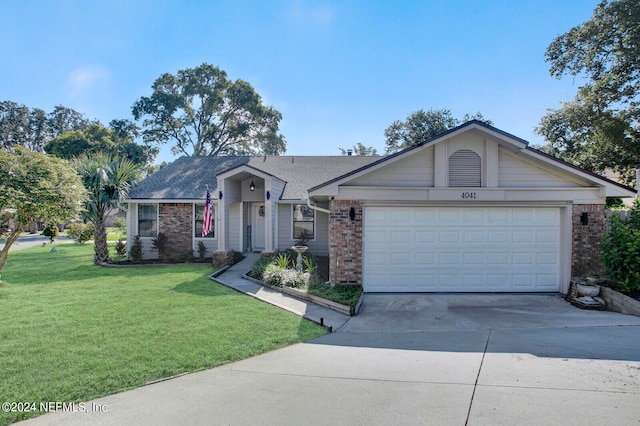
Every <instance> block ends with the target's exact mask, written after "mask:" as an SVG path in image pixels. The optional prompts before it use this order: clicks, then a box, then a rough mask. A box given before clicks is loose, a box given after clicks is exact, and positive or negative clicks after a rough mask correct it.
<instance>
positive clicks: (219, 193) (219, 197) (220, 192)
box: [218, 191, 222, 200]
mask: <svg viewBox="0 0 640 426" xmlns="http://www.w3.org/2000/svg"><path fill="white" fill-rule="evenodd" d="M218 200H222V191H218Z"/></svg>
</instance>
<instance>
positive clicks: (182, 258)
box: [176, 250, 193, 263]
mask: <svg viewBox="0 0 640 426" xmlns="http://www.w3.org/2000/svg"><path fill="white" fill-rule="evenodd" d="M192 261H193V250H186V251H183V252H182V253H180V254H179V255H178V257H177V258H176V262H179V263H189V262H192Z"/></svg>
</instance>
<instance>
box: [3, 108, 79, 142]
mask: <svg viewBox="0 0 640 426" xmlns="http://www.w3.org/2000/svg"><path fill="white" fill-rule="evenodd" d="M90 123H91V122H90V121H89V120H87V119H86V118H84V116H83V115H82V114H81V113H79V112H77V111H74V110H73V109H71V108H66V107H63V106H61V105H58V106H56V107H55V108H54V110H53V111H52V112H50V113H49V114H47V113H45V112H44V111H43V110H42V109H40V108H31V109H29V108H28V107H26V106H25V105H20V104H18V103H16V102H13V101H2V102H0V147H2V148H6V149H11V148H13V147H14V146H24V147H25V148H27V149H29V150H31V151H37V152H42V150H43V148H44V145H45V144H46V143H47V142H48V141H49V140H50V139H51V138H55V137H57V136H60V135H61V134H63V133H65V132H68V131H73V130H77V131H81V130H84V129H85V128H86V127H87V126H88V125H89V124H90Z"/></svg>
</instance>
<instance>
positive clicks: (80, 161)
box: [73, 153, 140, 263]
mask: <svg viewBox="0 0 640 426" xmlns="http://www.w3.org/2000/svg"><path fill="white" fill-rule="evenodd" d="M73 164H74V166H75V169H76V171H77V172H78V174H79V175H80V177H81V178H82V181H83V183H84V186H85V188H87V191H88V193H89V199H88V201H86V202H85V205H84V208H85V210H86V211H85V212H84V215H85V217H86V218H87V219H88V220H89V221H91V222H93V224H94V226H95V231H94V244H95V262H96V263H98V262H109V261H110V258H109V247H108V245H107V227H106V225H105V221H106V218H107V215H108V214H109V211H110V210H111V209H113V208H114V207H117V206H118V203H119V202H121V201H122V200H124V199H126V198H127V197H128V191H129V189H130V188H131V186H132V185H133V184H134V183H135V182H136V180H137V179H138V177H139V175H140V167H139V166H137V165H135V164H134V163H133V162H131V161H130V160H128V159H116V158H114V157H112V156H110V155H108V154H104V153H98V154H93V155H82V156H80V157H78V158H76V159H75V160H74V161H73Z"/></svg>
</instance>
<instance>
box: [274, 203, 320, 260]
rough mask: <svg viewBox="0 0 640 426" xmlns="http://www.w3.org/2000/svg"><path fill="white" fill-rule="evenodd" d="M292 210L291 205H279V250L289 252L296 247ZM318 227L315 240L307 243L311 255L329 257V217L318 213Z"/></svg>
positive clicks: (316, 213) (316, 226) (316, 227)
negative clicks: (288, 250) (292, 247)
mask: <svg viewBox="0 0 640 426" xmlns="http://www.w3.org/2000/svg"><path fill="white" fill-rule="evenodd" d="M319 207H322V208H326V207H328V206H327V205H325V206H323V205H319ZM291 215H292V209H291V204H278V240H277V245H278V247H277V248H278V250H279V251H282V250H287V249H290V248H291V246H293V245H294V243H295V240H294V239H293V222H292V216H291ZM315 215H316V225H315V233H316V235H315V238H314V239H313V240H312V241H308V242H307V246H308V247H309V253H311V254H315V255H317V256H328V255H329V215H328V214H326V213H324V212H321V211H317V210H316V212H315Z"/></svg>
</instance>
